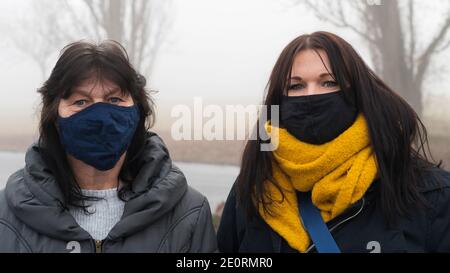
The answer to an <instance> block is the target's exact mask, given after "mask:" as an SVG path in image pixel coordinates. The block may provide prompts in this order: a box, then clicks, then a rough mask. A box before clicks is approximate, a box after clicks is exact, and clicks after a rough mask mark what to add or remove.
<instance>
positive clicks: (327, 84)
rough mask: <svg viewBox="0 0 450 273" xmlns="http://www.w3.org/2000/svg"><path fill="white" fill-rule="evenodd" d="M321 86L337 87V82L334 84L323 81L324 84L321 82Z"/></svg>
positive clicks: (333, 82)
mask: <svg viewBox="0 0 450 273" xmlns="http://www.w3.org/2000/svg"><path fill="white" fill-rule="evenodd" d="M323 86H324V87H336V86H337V82H335V81H325V82H323Z"/></svg>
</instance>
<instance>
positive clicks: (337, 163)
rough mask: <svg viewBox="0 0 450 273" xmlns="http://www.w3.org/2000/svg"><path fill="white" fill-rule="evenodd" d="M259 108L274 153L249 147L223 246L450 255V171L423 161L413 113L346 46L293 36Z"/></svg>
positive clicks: (330, 38) (422, 134) (333, 39)
mask: <svg viewBox="0 0 450 273" xmlns="http://www.w3.org/2000/svg"><path fill="white" fill-rule="evenodd" d="M264 104H265V105H267V107H268V111H267V112H268V114H269V115H268V121H267V122H266V123H265V126H264V129H265V130H266V132H267V133H269V135H271V136H272V138H277V139H276V141H271V142H273V143H278V147H276V148H275V149H274V150H273V151H264V149H261V145H262V144H263V141H262V140H261V138H258V139H257V140H249V141H248V143H247V145H246V148H245V150H244V154H243V157H242V165H241V170H240V173H239V176H238V178H237V181H236V182H235V185H234V186H233V188H232V190H231V192H230V195H229V197H228V200H227V202H226V205H225V208H224V211H223V215H222V219H221V224H220V227H219V230H218V243H219V250H220V251H222V252H302V253H303V252H449V251H450V174H449V173H448V172H446V171H444V170H442V169H441V168H440V166H439V164H435V163H433V162H432V161H431V159H429V151H428V149H426V147H427V135H426V130H425V128H424V126H423V125H422V123H421V121H420V119H419V117H418V116H417V114H416V113H415V112H414V110H413V109H412V108H411V107H410V106H409V105H408V104H407V103H406V102H405V101H404V100H403V99H402V98H401V97H400V96H399V95H397V94H396V93H395V92H394V91H393V90H391V89H390V88H389V87H388V86H387V85H386V84H385V83H383V81H382V80H381V79H379V78H378V77H377V76H376V75H375V74H374V72H373V71H372V70H370V68H369V67H368V66H367V65H366V64H365V63H364V61H363V60H362V59H361V57H360V56H359V55H358V54H357V53H356V51H355V50H354V49H353V48H352V46H351V45H350V44H348V43H347V42H346V41H344V40H343V39H342V38H340V37H338V36H336V35H334V34H331V33H327V32H316V33H313V34H311V35H302V36H300V37H298V38H296V39H295V40H293V41H292V42H291V43H290V44H289V45H287V47H286V48H285V49H284V50H283V52H282V53H281V55H280V57H279V58H278V60H277V62H276V64H275V67H274V69H273V71H272V74H271V76H270V80H269V83H268V92H267V95H266V99H265V103H264ZM274 105H279V109H280V112H279V121H280V122H279V123H280V124H279V126H277V124H275V122H274V123H273V124H272V122H271V116H270V113H271V111H270V109H271V108H272V106H274ZM275 130H276V132H277V133H275V134H273V133H274V132H275ZM272 140H273V139H272Z"/></svg>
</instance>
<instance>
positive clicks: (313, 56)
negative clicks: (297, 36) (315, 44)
mask: <svg viewBox="0 0 450 273" xmlns="http://www.w3.org/2000/svg"><path fill="white" fill-rule="evenodd" d="M327 69H328V70H327ZM331 72H332V71H331V66H330V61H329V60H328V56H327V54H326V52H325V51H324V50H320V49H319V50H312V49H305V50H302V51H300V52H299V53H298V54H297V55H295V57H294V62H293V64H292V70H291V77H301V78H302V79H308V78H316V77H319V76H320V75H321V74H324V73H331Z"/></svg>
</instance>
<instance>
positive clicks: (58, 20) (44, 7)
mask: <svg viewBox="0 0 450 273" xmlns="http://www.w3.org/2000/svg"><path fill="white" fill-rule="evenodd" d="M170 7H171V1H170V0H78V1H74V0H71V1H68V0H65V1H51V2H46V1H43V0H40V1H33V2H32V9H33V11H34V15H35V16H32V17H31V18H25V19H22V20H21V21H20V25H22V26H23V27H22V31H19V32H17V33H16V34H14V35H12V40H13V42H14V44H15V45H16V46H17V47H18V48H19V49H20V50H22V51H23V52H24V53H26V54H27V55H29V56H30V57H32V59H33V60H34V61H35V62H36V63H37V64H38V65H39V67H40V69H41V71H42V75H43V78H45V77H46V76H47V75H48V71H47V69H48V67H49V60H52V56H53V55H54V53H55V52H58V50H60V49H61V47H62V46H64V45H65V44H67V43H69V42H73V41H76V40H80V39H89V40H96V41H100V40H104V39H113V40H116V41H118V42H120V43H121V44H123V45H124V46H125V48H126V49H127V52H128V54H129V57H130V60H131V62H132V63H133V64H134V65H135V66H136V68H137V69H139V70H140V71H141V73H143V74H145V75H146V76H149V75H150V74H151V70H152V68H153V65H154V63H155V60H156V57H157V53H158V51H159V49H160V47H161V45H162V44H163V41H164V39H165V35H166V33H167V31H168V28H169V27H170V25H171V20H170V16H169V15H170V10H169V9H170Z"/></svg>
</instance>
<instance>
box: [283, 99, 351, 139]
mask: <svg viewBox="0 0 450 273" xmlns="http://www.w3.org/2000/svg"><path fill="white" fill-rule="evenodd" d="M357 114H358V110H357V109H356V107H354V106H352V105H349V104H348V103H347V102H346V100H345V98H344V92H343V91H336V92H332V93H327V94H320V95H309V96H295V97H289V96H283V98H282V100H281V105H280V121H281V125H282V126H283V127H284V128H286V130H287V131H288V132H289V133H290V134H292V135H293V136H295V137H296V138H297V139H299V140H301V141H304V142H306V143H310V144H323V143H326V142H329V141H331V140H333V139H335V138H336V137H338V136H339V135H340V134H342V133H343V132H344V131H345V130H346V129H348V128H349V127H350V126H351V125H352V124H353V122H354V121H355V119H356V117H357Z"/></svg>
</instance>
